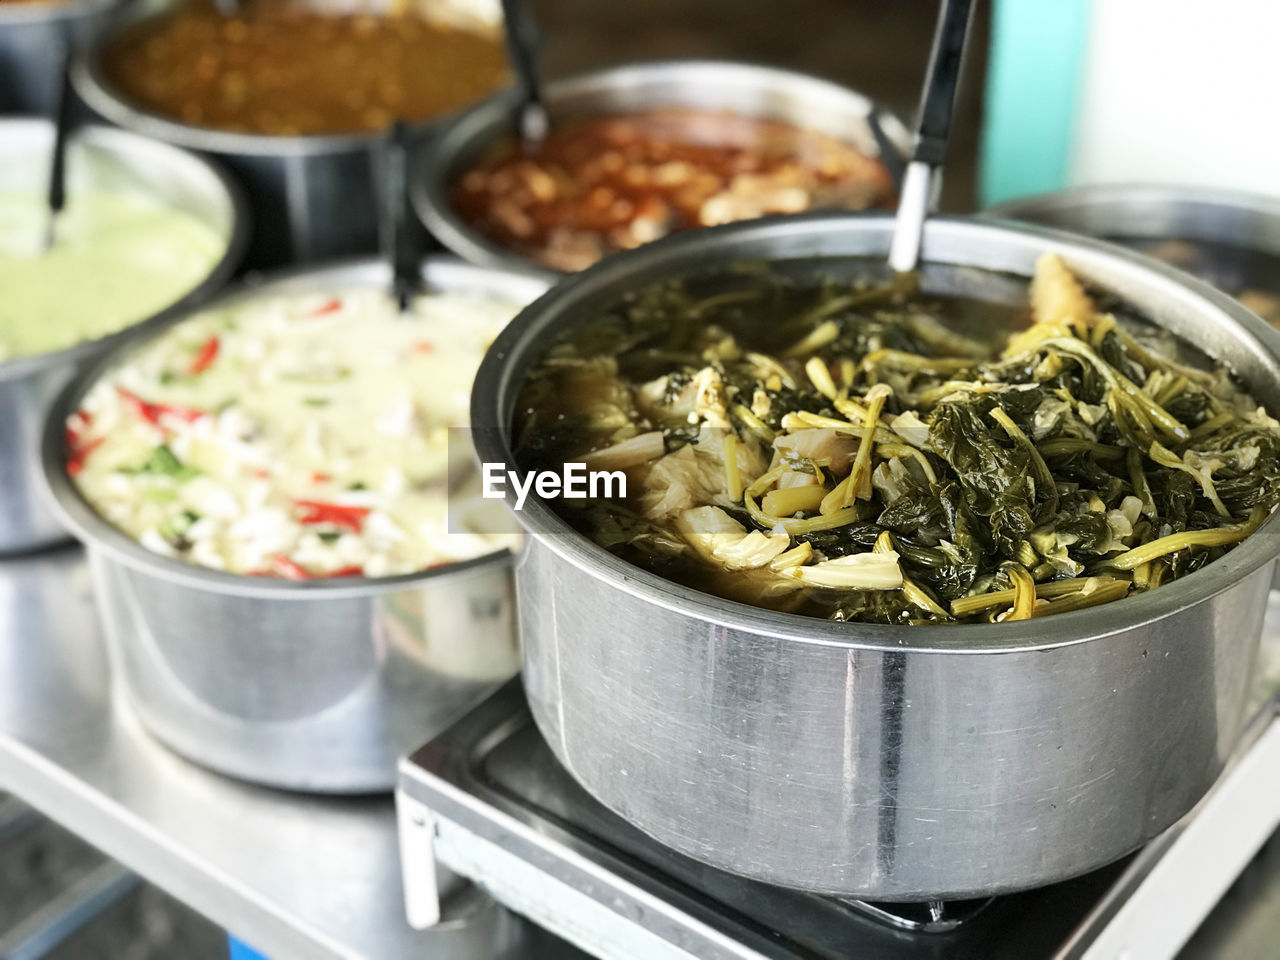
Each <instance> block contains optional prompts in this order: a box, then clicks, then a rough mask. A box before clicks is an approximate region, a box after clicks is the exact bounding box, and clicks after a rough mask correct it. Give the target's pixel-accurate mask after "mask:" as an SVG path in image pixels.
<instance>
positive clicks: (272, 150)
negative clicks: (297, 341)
mask: <svg viewBox="0 0 1280 960" xmlns="http://www.w3.org/2000/svg"><path fill="white" fill-rule="evenodd" d="M172 6H174V0H135V2H133V3H132V4H131V5H130V7H129V9H128V12H127V15H124V16H121V17H119V18H118V19H116V20H115V21H114V22H113V23H112V24H111V26H110V27H109V28H107V29H106V30H104V31H103V32H102V33H100V34H99V35H98V36H97V37H96V38H95V39H94V41H93V42H92V43H91V44H89V45H88V46H87V47H86V48H85V49H84V50H83V51H82V53H81V54H80V55H78V56H77V57H76V60H75V63H74V65H73V69H72V76H71V79H72V84H73V85H74V87H75V90H76V92H77V93H78V94H79V95H80V97H81V99H83V100H84V102H85V103H86V104H88V106H89V107H90V108H91V109H92V110H93V111H94V112H96V113H97V114H98V115H100V116H102V117H103V118H105V119H107V120H109V121H110V122H112V123H114V124H116V125H118V126H121V127H124V128H126V129H128V130H133V131H135V132H137V133H141V134H144V135H146V136H148V137H153V138H155V139H157V140H164V141H166V142H168V143H175V144H179V145H180V146H184V147H187V148H189V149H192V150H198V151H200V152H202V153H204V154H207V155H210V156H215V157H217V158H218V159H219V160H221V161H223V162H224V163H226V165H227V166H228V167H230V168H231V170H232V172H233V173H235V174H236V176H237V177H238V178H239V179H240V180H241V182H242V183H243V184H244V187H245V189H246V190H247V191H248V194H249V198H250V200H251V201H252V203H253V209H254V213H255V223H256V228H255V231H254V236H253V244H252V246H251V247H250V250H249V254H248V257H247V264H248V265H249V266H252V267H256V268H267V267H279V266H285V265H288V264H294V263H312V262H317V261H325V260H332V259H335V258H340V257H352V256H359V255H363V254H372V253H375V252H376V251H377V250H378V211H379V210H380V209H381V208H382V203H381V201H380V200H379V189H378V174H379V170H378V157H379V148H380V145H381V143H382V141H383V139H384V138H383V136H382V135H381V134H377V133H352V134H333V135H313V136H298V137H283V136H279V137H277V136H267V135H265V134H253V133H233V132H228V131H224V130H212V129H209V128H206V127H196V126H191V125H189V124H185V123H182V122H180V121H178V120H171V119H168V118H166V117H162V116H159V115H157V114H153V113H149V112H147V111H145V110H143V109H141V108H140V107H137V106H134V105H133V104H132V103H131V102H130V101H129V100H128V99H127V98H126V97H125V96H124V94H122V93H121V92H120V91H119V90H118V89H116V87H115V86H114V85H113V84H112V83H111V81H110V80H109V79H108V78H107V76H106V74H105V72H104V70H103V57H104V55H105V53H106V51H107V49H108V48H109V47H110V46H111V44H112V43H113V42H114V41H115V40H117V39H118V38H119V37H120V36H121V35H122V34H123V33H125V32H126V31H128V30H129V29H130V28H132V27H134V26H135V25H137V24H139V23H141V22H143V21H145V20H149V19H152V18H155V17H158V16H161V15H163V14H164V13H166V12H167V11H168V10H169V9H170V8H171V7H172ZM442 121H443V118H438V119H435V120H432V121H430V122H428V123H424V124H417V125H414V126H413V127H412V128H411V130H410V135H411V138H412V140H413V141H414V142H415V143H417V142H420V141H422V140H424V139H426V138H428V137H430V136H432V135H433V133H434V131H435V130H436V129H437V127H438V125H439V124H440V123H441V122H442Z"/></svg>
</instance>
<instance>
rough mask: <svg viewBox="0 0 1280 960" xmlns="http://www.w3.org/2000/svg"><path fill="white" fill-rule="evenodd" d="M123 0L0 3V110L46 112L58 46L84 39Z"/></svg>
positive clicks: (54, 87)
mask: <svg viewBox="0 0 1280 960" xmlns="http://www.w3.org/2000/svg"><path fill="white" fill-rule="evenodd" d="M121 2H122V0H64V2H57V3H53V2H51V3H0V114H6V113H10V114H38V115H40V116H49V115H50V114H51V113H52V112H53V106H54V102H55V101H56V100H57V96H58V82H59V78H58V67H59V57H58V52H57V51H58V49H59V47H61V46H62V45H64V44H68V45H71V46H75V45H77V44H80V43H82V42H84V41H85V40H86V39H87V38H88V37H89V35H90V34H91V33H92V32H93V30H94V29H95V28H96V27H97V26H98V25H99V24H100V23H101V21H102V20H103V19H104V18H105V16H106V15H107V14H108V13H109V12H110V11H111V10H112V9H113V8H115V7H117V6H119V5H120V3H121Z"/></svg>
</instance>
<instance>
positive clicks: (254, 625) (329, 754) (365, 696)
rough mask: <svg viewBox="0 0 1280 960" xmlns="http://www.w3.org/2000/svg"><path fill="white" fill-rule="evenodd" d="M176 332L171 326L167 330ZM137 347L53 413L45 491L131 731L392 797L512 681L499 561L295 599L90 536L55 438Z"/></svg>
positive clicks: (275, 587) (345, 278)
mask: <svg viewBox="0 0 1280 960" xmlns="http://www.w3.org/2000/svg"><path fill="white" fill-rule="evenodd" d="M423 278H424V280H425V282H426V284H427V286H428V287H429V288H432V289H438V290H471V291H477V292H482V293H491V294H495V295H500V296H504V297H508V298H510V299H511V301H512V302H513V303H526V302H528V301H529V300H532V299H533V298H534V297H536V296H537V295H538V294H540V293H541V292H542V291H543V290H544V289H545V288H546V281H545V279H543V278H540V277H538V276H536V275H532V274H516V273H498V272H495V271H490V270H484V269H481V268H477V267H472V266H469V265H467V264H461V263H458V262H456V261H454V260H452V258H448V259H438V260H428V261H427V262H426V263H425V264H424V265H423ZM390 282H391V281H390V272H389V270H388V269H387V268H386V267H385V266H384V265H383V264H381V263H377V262H373V261H359V262H354V263H350V264H343V265H338V266H331V267H328V268H324V269H313V270H308V271H305V272H304V271H295V272H293V273H291V274H288V275H282V276H281V277H280V278H278V279H275V280H272V281H268V282H266V283H264V284H262V285H256V284H255V285H242V286H241V287H240V288H238V289H237V290H235V291H234V292H230V293H228V294H227V296H225V297H222V298H219V299H218V301H217V302H216V304H215V305H213V306H224V305H225V306H229V305H231V304H233V303H235V302H237V301H241V300H245V299H250V298H254V297H258V296H263V295H275V294H289V293H302V292H306V291H311V290H317V289H333V288H335V287H339V288H344V287H345V288H350V287H353V286H364V287H369V286H373V287H377V286H381V287H386V288H389V287H390ZM175 322H180V319H175ZM134 346H135V344H126V345H125V346H124V347H123V348H122V349H120V350H117V351H113V352H112V353H111V354H110V355H108V356H106V357H103V358H102V359H101V360H99V361H98V362H97V363H95V364H94V365H93V366H92V367H91V368H90V369H88V370H86V371H85V372H84V373H83V374H82V375H81V376H79V377H78V378H77V379H76V380H75V381H74V382H73V383H71V384H70V385H69V386H68V387H67V389H66V390H64V391H63V393H62V394H61V396H59V397H58V399H57V400H56V401H55V403H54V405H53V408H52V410H51V411H50V413H49V417H48V420H47V421H46V423H45V427H44V440H43V451H42V453H43V466H44V475H45V479H46V482H47V484H48V486H49V488H50V490H51V492H52V494H53V499H54V501H55V503H56V507H57V511H58V514H59V516H60V517H61V518H62V520H63V521H64V522H65V523H66V524H67V525H68V526H69V527H70V529H71V530H72V531H73V532H74V533H75V535H76V537H77V538H79V539H80V540H82V541H83V542H84V543H85V545H86V546H87V547H88V550H89V561H90V566H91V569H92V571H93V578H94V587H95V592H96V594H97V599H98V605H99V609H100V612H101V615H102V619H103V625H104V630H105V633H106V636H107V641H108V644H109V649H110V650H111V653H112V660H113V664H114V666H115V669H116V670H117V672H118V673H119V676H120V679H121V680H122V681H123V686H124V689H125V690H126V691H127V693H128V695H129V697H130V699H131V701H132V703H133V705H134V707H135V708H136V710H137V713H138V715H139V717H140V718H141V719H142V722H143V723H144V724H145V725H146V726H147V727H148V728H149V729H150V730H151V732H152V733H154V734H155V735H156V737H158V738H159V739H160V740H162V741H164V742H165V743H167V744H168V745H169V746H170V747H172V748H173V749H174V750H176V751H177V752H178V753H181V754H183V755H184V756H186V757H188V758H189V759H191V760H194V761H195V762H197V763H200V764H203V765H204V766H207V767H210V768H212V769H214V770H218V771H220V772H222V773H227V774H230V775H232V776H235V777H240V778H242V779H245V780H251V781H255V782H257V783H262V784H267V785H270V786H275V787H285V788H290V789H297V790H310V791H316V792H324V793H362V792H369V791H379V790H390V789H392V788H393V787H394V785H395V774H396V759H397V757H398V756H399V755H400V754H401V753H403V752H405V751H407V750H409V749H411V748H413V747H415V746H417V745H418V744H420V743H422V742H423V740H424V739H426V738H429V737H431V736H432V735H433V734H434V733H436V732H437V731H438V730H440V729H441V728H443V727H444V726H446V725H447V724H448V723H450V722H451V721H453V720H454V719H456V718H457V717H458V716H459V715H460V714H462V713H464V712H465V711H466V710H467V709H468V708H470V707H471V706H473V705H474V704H475V703H476V702H477V701H478V700H480V699H481V698H483V697H484V696H486V695H487V694H488V693H489V692H491V691H492V690H493V688H494V687H495V686H496V685H497V684H498V683H500V682H502V681H504V680H507V679H509V678H510V677H511V676H512V675H513V674H514V673H515V672H516V670H517V669H518V667H519V655H518V653H517V645H516V636H515V619H514V617H515V613H514V597H513V596H512V588H511V560H510V555H509V554H508V553H506V552H505V551H504V552H502V553H498V554H493V555H491V556H488V557H481V558H477V559H475V560H471V561H467V562H465V563H456V564H451V565H449V566H446V567H439V568H435V569H432V570H427V571H423V572H421V573H415V574H408V575H404V576H397V577H386V578H381V579H377V580H367V581H364V582H358V583H355V584H351V583H340V582H337V581H323V580H316V581H308V582H303V583H296V582H290V581H284V580H271V579H264V578H258V577H248V576H239V575H236V574H228V573H222V572H219V571H215V570H209V569H205V568H203V567H196V566H192V565H190V564H187V563H183V562H182V561H179V560H174V559H170V558H167V557H162V556H160V555H158V554H155V553H152V552H151V551H149V550H147V549H146V548H144V547H142V546H140V545H139V544H138V543H136V542H135V541H134V540H133V538H132V537H130V536H128V535H127V534H125V533H123V532H121V531H120V530H118V529H116V528H115V527H114V526H112V525H111V524H110V523H108V522H107V521H105V520H104V519H102V517H100V516H99V515H98V513H97V512H96V511H95V510H94V509H93V507H91V506H90V505H89V504H88V502H86V501H85V500H84V498H83V497H82V496H81V495H80V493H79V491H78V490H77V489H76V487H75V485H74V484H73V483H72V482H71V481H70V480H69V479H68V477H67V474H66V450H65V446H64V440H63V425H64V423H65V422H66V417H67V416H68V415H69V414H70V413H71V412H72V411H74V410H75V409H76V408H77V406H78V405H79V403H80V400H81V398H82V397H83V396H84V394H85V392H86V391H87V390H88V389H89V388H90V387H91V386H92V385H93V383H94V382H96V381H97V379H98V378H99V377H100V376H101V375H102V374H103V373H104V372H105V371H106V370H107V369H108V368H110V367H112V366H114V365H115V364H117V363H119V362H120V360H121V358H122V356H123V355H124V354H125V353H126V352H127V351H128V350H130V349H132V348H133V347H134Z"/></svg>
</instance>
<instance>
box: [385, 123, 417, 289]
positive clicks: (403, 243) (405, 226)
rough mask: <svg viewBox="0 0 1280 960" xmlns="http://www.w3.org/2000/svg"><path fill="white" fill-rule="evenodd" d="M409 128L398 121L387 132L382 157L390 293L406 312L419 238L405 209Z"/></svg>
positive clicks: (386, 252)
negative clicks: (389, 266)
mask: <svg viewBox="0 0 1280 960" xmlns="http://www.w3.org/2000/svg"><path fill="white" fill-rule="evenodd" d="M408 166H409V128H408V126H407V125H406V124H405V123H403V122H402V121H396V122H395V123H394V124H392V125H391V129H390V130H389V131H388V132H387V137H386V140H385V141H384V144H383V156H382V248H383V255H384V256H386V258H387V259H388V260H389V261H390V264H391V293H392V295H393V296H394V297H395V299H396V303H397V304H398V305H399V307H400V312H401V313H403V312H404V311H406V310H407V309H408V308H409V302H410V300H412V299H413V295H414V293H415V292H416V291H417V289H418V259H419V251H418V244H417V238H416V237H415V236H414V235H413V231H412V225H411V224H410V223H409V222H408V220H409V218H408V216H407V215H406V211H405V206H406V204H405V195H406V192H407V189H408Z"/></svg>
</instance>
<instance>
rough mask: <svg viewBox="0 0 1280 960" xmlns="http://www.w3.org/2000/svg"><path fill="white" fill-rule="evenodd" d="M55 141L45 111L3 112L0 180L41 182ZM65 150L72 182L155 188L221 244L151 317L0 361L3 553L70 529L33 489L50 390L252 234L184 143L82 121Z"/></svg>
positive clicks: (223, 275)
mask: <svg viewBox="0 0 1280 960" xmlns="http://www.w3.org/2000/svg"><path fill="white" fill-rule="evenodd" d="M52 142H53V127H52V125H51V124H50V123H49V122H47V121H45V120H36V119H31V120H0V189H20V190H44V189H45V186H46V178H47V175H48V174H47V170H48V160H47V157H48V153H49V150H50V148H51V145H52ZM67 153H68V156H67V176H68V178H69V183H70V184H71V187H70V189H71V190H72V191H74V190H76V189H78V188H79V187H80V186H91V187H109V188H111V189H113V190H127V191H131V192H137V193H143V194H146V195H148V196H152V197H156V198H158V199H160V200H162V201H164V202H165V203H168V204H170V205H172V206H173V207H174V208H176V209H178V210H182V211H184V212H186V213H190V214H193V215H194V216H197V217H199V218H200V219H201V220H202V221H203V222H204V223H206V224H208V225H209V226H211V227H213V228H214V229H215V230H217V231H218V232H219V233H220V234H222V236H223V238H224V242H225V249H224V251H223V254H222V259H221V260H219V261H218V263H216V264H215V265H214V266H213V268H212V270H210V272H209V275H208V276H207V277H206V278H205V279H204V281H203V282H202V283H201V284H200V285H199V286H197V287H196V288H195V289H193V290H192V291H191V292H190V293H188V294H187V295H186V296H185V297H183V298H182V299H180V300H178V301H177V302H176V303H174V304H173V305H172V306H170V307H169V308H168V309H166V310H164V311H162V312H161V313H159V314H157V315H156V316H153V317H150V318H147V317H140V318H139V320H138V323H136V324H134V325H132V326H130V327H127V328H126V329H124V330H122V331H120V332H119V333H115V334H112V335H111V336H107V337H102V338H100V339H98V340H90V341H86V342H84V343H78V344H75V345H73V346H71V347H68V348H66V349H65V350H58V351H56V352H54V353H45V354H40V355H39V356H33V357H21V358H16V359H13V360H9V361H7V362H3V363H0V554H2V553H11V552H15V551H19V550H26V549H30V548H32V547H37V546H41V545H44V544H47V543H52V542H54V541H56V540H61V539H64V538H65V537H66V536H67V534H66V532H65V531H64V530H63V529H62V527H61V526H60V525H59V524H58V522H57V521H56V520H55V519H54V517H53V515H52V514H51V513H50V512H49V511H48V509H46V507H45V505H44V502H43V500H42V499H41V497H40V495H39V493H38V491H39V489H40V484H41V481H40V479H39V477H40V463H39V454H38V452H37V451H38V449H39V445H40V444H39V437H40V427H41V423H42V422H43V419H44V414H45V411H46V409H48V406H49V403H50V401H51V400H52V399H53V397H54V395H55V394H57V392H58V391H59V390H60V389H61V388H62V387H63V386H64V385H65V384H66V382H67V381H68V380H69V379H71V376H72V375H73V374H74V373H75V371H76V370H77V369H79V368H80V367H81V366H82V365H83V364H85V363H86V362H88V361H89V360H91V359H93V358H94V357H96V356H99V355H101V354H103V353H105V352H106V351H108V350H111V349H113V348H115V347H116V346H117V345H118V344H119V343H120V342H121V341H122V340H124V339H125V338H127V337H128V336H130V335H132V334H133V333H136V332H138V331H139V330H143V329H150V328H151V327H153V326H155V325H158V324H161V323H163V322H164V321H165V320H166V319H167V318H169V317H171V316H173V315H174V314H175V313H176V312H177V311H179V310H181V309H183V308H184V307H186V306H187V305H190V304H194V303H199V302H200V301H202V300H204V299H205V298H207V297H208V296H209V295H210V294H211V293H212V292H213V291H214V290H216V289H217V288H218V287H220V286H221V285H222V284H223V283H225V282H226V280H227V278H228V277H229V276H230V275H231V273H232V271H233V270H234V269H235V268H236V265H237V264H238V263H239V262H240V258H241V257H242V256H243V255H244V250H245V247H246V245H247V243H248V238H249V225H248V213H247V211H246V209H245V203H244V199H243V197H242V196H241V193H240V191H239V189H238V188H237V187H236V186H235V184H233V183H232V182H231V181H230V180H229V179H228V178H227V177H226V176H225V175H224V174H223V173H222V172H221V171H220V170H218V169H216V168H215V167H213V166H211V165H210V164H208V163H206V162H205V161H203V160H201V159H200V158H199V157H196V156H193V155H192V154H190V153H188V152H187V151H185V150H179V149H177V148H175V147H171V146H169V145H167V144H163V143H155V142H153V141H150V140H147V139H146V138H145V137H140V136H137V135H136V134H132V133H126V132H125V131H123V130H112V129H109V128H107V127H97V126H88V127H81V128H79V129H78V130H77V131H76V133H75V135H74V137H73V138H72V140H71V142H70V144H69V147H68V152H67ZM3 295H4V294H3V291H0V297H2V296H3Z"/></svg>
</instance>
